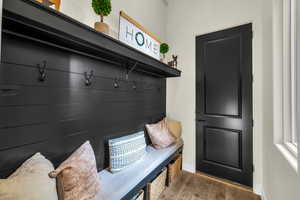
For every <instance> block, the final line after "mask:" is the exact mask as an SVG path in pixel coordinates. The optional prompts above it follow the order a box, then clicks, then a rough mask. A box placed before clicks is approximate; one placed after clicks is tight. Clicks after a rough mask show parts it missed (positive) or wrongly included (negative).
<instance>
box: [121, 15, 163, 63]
mask: <svg viewBox="0 0 300 200" xmlns="http://www.w3.org/2000/svg"><path fill="white" fill-rule="evenodd" d="M119 40H120V41H122V42H124V43H126V44H128V45H129V46H131V47H133V48H135V49H137V50H139V51H142V52H144V53H145V54H147V55H149V56H152V57H153V58H156V59H160V52H159V48H160V43H161V42H160V41H159V39H158V38H156V37H155V36H154V35H153V34H152V33H150V32H148V31H147V30H146V29H145V28H144V27H143V26H141V25H140V24H139V23H137V22H136V21H135V20H133V19H132V18H131V17H129V16H128V15H126V14H125V13H124V12H123V11H121V12H120V30H119Z"/></svg>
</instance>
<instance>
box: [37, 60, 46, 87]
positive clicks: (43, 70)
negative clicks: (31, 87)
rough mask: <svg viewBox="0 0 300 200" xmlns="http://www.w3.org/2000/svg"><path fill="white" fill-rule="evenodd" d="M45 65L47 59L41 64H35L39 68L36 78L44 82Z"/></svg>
mask: <svg viewBox="0 0 300 200" xmlns="http://www.w3.org/2000/svg"><path fill="white" fill-rule="evenodd" d="M46 66H47V61H43V65H40V64H38V65H37V68H38V70H39V78H38V80H39V81H40V82H44V81H45V80H46Z"/></svg>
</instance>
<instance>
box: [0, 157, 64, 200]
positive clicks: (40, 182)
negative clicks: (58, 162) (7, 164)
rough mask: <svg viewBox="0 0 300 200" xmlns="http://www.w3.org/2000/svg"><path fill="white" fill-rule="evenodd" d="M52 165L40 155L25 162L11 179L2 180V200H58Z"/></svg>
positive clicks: (0, 185)
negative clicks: (51, 175)
mask: <svg viewBox="0 0 300 200" xmlns="http://www.w3.org/2000/svg"><path fill="white" fill-rule="evenodd" d="M52 170H54V167H53V165H52V163H51V162H50V161H49V160H47V159H46V158H45V157H44V156H42V155H41V154H40V153H36V154H35V155H34V156H32V157H31V158H29V159H28V160H27V161H25V162H24V163H23V164H22V165H21V166H20V167H19V168H18V169H17V170H16V171H15V172H14V173H13V174H12V175H11V176H10V177H8V178H7V179H0V200H41V199H42V200H57V199H58V198H57V192H56V183H55V180H53V179H51V178H49V176H48V173H49V172H50V171H52Z"/></svg>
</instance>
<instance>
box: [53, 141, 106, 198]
mask: <svg viewBox="0 0 300 200" xmlns="http://www.w3.org/2000/svg"><path fill="white" fill-rule="evenodd" d="M49 176H50V177H52V178H55V177H56V178H57V190H58V196H59V199H60V200H96V199H97V200H101V197H100V179H99V177H98V174H97V167H96V159H95V154H94V151H93V148H92V146H91V145H90V143H89V141H87V142H85V143H84V144H83V145H82V146H81V147H80V148H79V149H77V150H76V151H75V152H74V153H73V154H72V155H71V156H70V157H69V158H68V159H67V160H65V161H64V162H63V163H62V164H61V165H60V166H59V167H58V168H57V169H56V170H54V171H52V172H51V173H50V174H49Z"/></svg>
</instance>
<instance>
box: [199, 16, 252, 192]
mask: <svg viewBox="0 0 300 200" xmlns="http://www.w3.org/2000/svg"><path fill="white" fill-rule="evenodd" d="M247 28H248V29H249V28H250V30H251V38H252V40H251V51H250V56H251V58H250V63H249V67H250V69H249V70H251V86H250V93H251V94H250V97H249V99H248V100H249V102H250V105H251V106H250V107H251V109H250V110H249V114H250V115H251V116H249V117H250V118H251V119H252V127H251V130H250V131H249V134H250V137H249V139H250V141H249V144H251V148H252V151H251V152H249V154H250V157H251V163H252V166H251V168H252V185H251V187H253V173H254V163H253V161H254V159H253V155H254V146H253V135H254V134H253V127H254V120H253V119H254V116H253V109H254V108H253V23H252V22H250V23H246V24H241V25H237V26H233V27H229V28H224V29H221V30H217V31H212V32H208V33H204V34H201V35H196V36H195V44H196V42H197V38H199V37H202V38H205V37H207V38H210V35H211V34H222V33H224V31H226V32H227V33H230V32H236V31H242V30H243V29H247ZM196 49H197V44H196V45H195V94H196V95H195V134H196V137H195V139H196V140H195V145H196V153H195V161H196V162H195V169H196V170H195V171H196V173H197V172H200V171H198V162H197V160H198V150H199V145H197V141H198V139H199V134H197V131H198V129H197V123H199V120H198V119H197V118H198V117H197V115H198V112H197V98H198V97H197V63H198V62H197V50H196ZM200 121H201V120H200ZM201 173H203V172H201ZM217 178H218V177H217Z"/></svg>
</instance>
